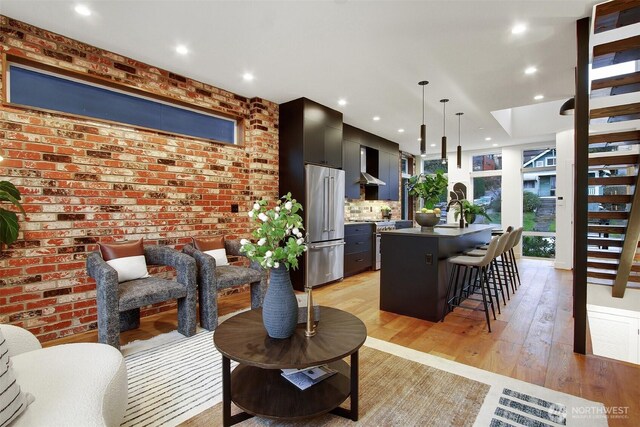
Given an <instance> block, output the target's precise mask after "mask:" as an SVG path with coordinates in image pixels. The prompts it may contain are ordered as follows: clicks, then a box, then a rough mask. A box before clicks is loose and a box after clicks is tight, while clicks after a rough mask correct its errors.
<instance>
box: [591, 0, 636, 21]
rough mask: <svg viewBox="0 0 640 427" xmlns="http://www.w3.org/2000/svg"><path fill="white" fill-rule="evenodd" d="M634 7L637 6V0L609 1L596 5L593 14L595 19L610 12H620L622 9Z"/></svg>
mask: <svg viewBox="0 0 640 427" xmlns="http://www.w3.org/2000/svg"><path fill="white" fill-rule="evenodd" d="M636 7H638V0H617V1H611V2H606V3H601V4H599V5H597V6H596V12H595V15H596V19H598V18H601V17H603V16H607V15H610V14H612V13H617V12H622V11H623V10H629V9H633V8H636Z"/></svg>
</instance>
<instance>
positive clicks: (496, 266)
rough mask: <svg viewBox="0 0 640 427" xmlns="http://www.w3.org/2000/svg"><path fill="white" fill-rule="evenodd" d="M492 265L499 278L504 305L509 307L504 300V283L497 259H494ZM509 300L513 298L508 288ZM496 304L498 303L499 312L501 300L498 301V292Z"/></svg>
mask: <svg viewBox="0 0 640 427" xmlns="http://www.w3.org/2000/svg"><path fill="white" fill-rule="evenodd" d="M491 265H493V269H494V270H495V273H496V275H497V276H498V284H499V285H500V293H501V294H502V302H503V303H504V305H507V300H505V299H504V283H502V277H501V276H500V269H499V268H498V261H496V259H495V258H494V259H493V260H492V261H491ZM507 298H509V300H511V297H510V296H509V288H507ZM496 302H498V310H499V306H500V300H499V299H498V294H497V291H496Z"/></svg>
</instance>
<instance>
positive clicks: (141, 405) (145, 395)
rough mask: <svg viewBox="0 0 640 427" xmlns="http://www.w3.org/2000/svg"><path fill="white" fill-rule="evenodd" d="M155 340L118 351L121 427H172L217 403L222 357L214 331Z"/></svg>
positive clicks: (218, 399)
mask: <svg viewBox="0 0 640 427" xmlns="http://www.w3.org/2000/svg"><path fill="white" fill-rule="evenodd" d="M156 338H159V339H154V340H149V341H148V342H146V343H145V342H138V343H134V345H130V346H125V347H123V353H124V354H125V361H126V364H127V375H128V377H129V398H128V402H127V411H126V413H125V417H124V421H123V422H122V426H139V427H144V426H161V425H177V424H179V423H180V422H181V421H184V420H186V419H189V418H190V417H191V416H193V415H196V414H198V413H200V412H202V411H203V410H205V409H206V408H209V407H211V406H212V405H213V404H215V403H217V402H219V401H220V400H221V396H222V394H221V393H222V357H221V355H220V353H218V352H217V351H216V349H215V347H214V345H213V332H208V331H202V332H200V333H198V334H196V335H195V336H193V337H191V338H186V337H183V336H182V335H180V334H178V333H177V332H172V333H169V334H164V335H161V336H159V337H156ZM148 347H151V348H148ZM231 366H232V367H234V366H235V365H234V364H233V363H232V365H231Z"/></svg>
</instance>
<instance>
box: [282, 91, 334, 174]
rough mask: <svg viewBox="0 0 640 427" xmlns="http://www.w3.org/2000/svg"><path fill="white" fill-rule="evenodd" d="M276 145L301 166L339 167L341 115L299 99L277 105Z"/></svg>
mask: <svg viewBox="0 0 640 427" xmlns="http://www.w3.org/2000/svg"><path fill="white" fill-rule="evenodd" d="M279 126H280V146H281V151H282V148H284V149H286V150H292V151H297V152H299V153H301V154H302V156H301V157H302V160H303V162H304V163H313V164H317V165H322V166H329V167H333V168H338V169H339V168H342V113H341V112H339V111H335V110H332V109H331V108H328V107H325V106H324V105H321V104H318V103H317V102H314V101H311V100H310V99H307V98H299V99H295V100H293V101H290V102H286V103H284V104H281V105H280V123H279Z"/></svg>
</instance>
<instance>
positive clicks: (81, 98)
mask: <svg viewBox="0 0 640 427" xmlns="http://www.w3.org/2000/svg"><path fill="white" fill-rule="evenodd" d="M8 89H9V90H8V98H9V102H10V103H12V104H19V105H24V106H29V107H35V108H43V109H47V110H54V111H61V112H64V113H70V114H76V115H81V116H86V117H92V118H96V119H103V120H109V121H113V122H120V123H124V124H128V125H134V126H141V127H144V128H149V129H156V130H161V131H165V132H169V133H175V134H180V135H186V136H194V137H198V138H206V139H212V140H215V141H218V142H225V143H228V144H236V143H237V129H236V127H237V126H236V125H237V124H236V121H235V120H233V119H229V118H225V117H219V116H215V115H212V114H206V113H202V112H198V111H195V110H191V109H188V108H182V107H176V106H174V105H171V104H169V103H165V102H162V101H157V100H154V99H148V98H145V97H142V96H138V95H132V94H130V93H125V92H123V91H118V90H115V89H112V88H109V87H105V86H99V85H96V84H93V83H87V82H83V81H81V80H75V79H71V78H69V77H66V76H61V75H55V74H51V73H49V72H44V71H41V70H37V69H34V68H30V67H26V66H23V65H17V64H10V65H9V79H8Z"/></svg>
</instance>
